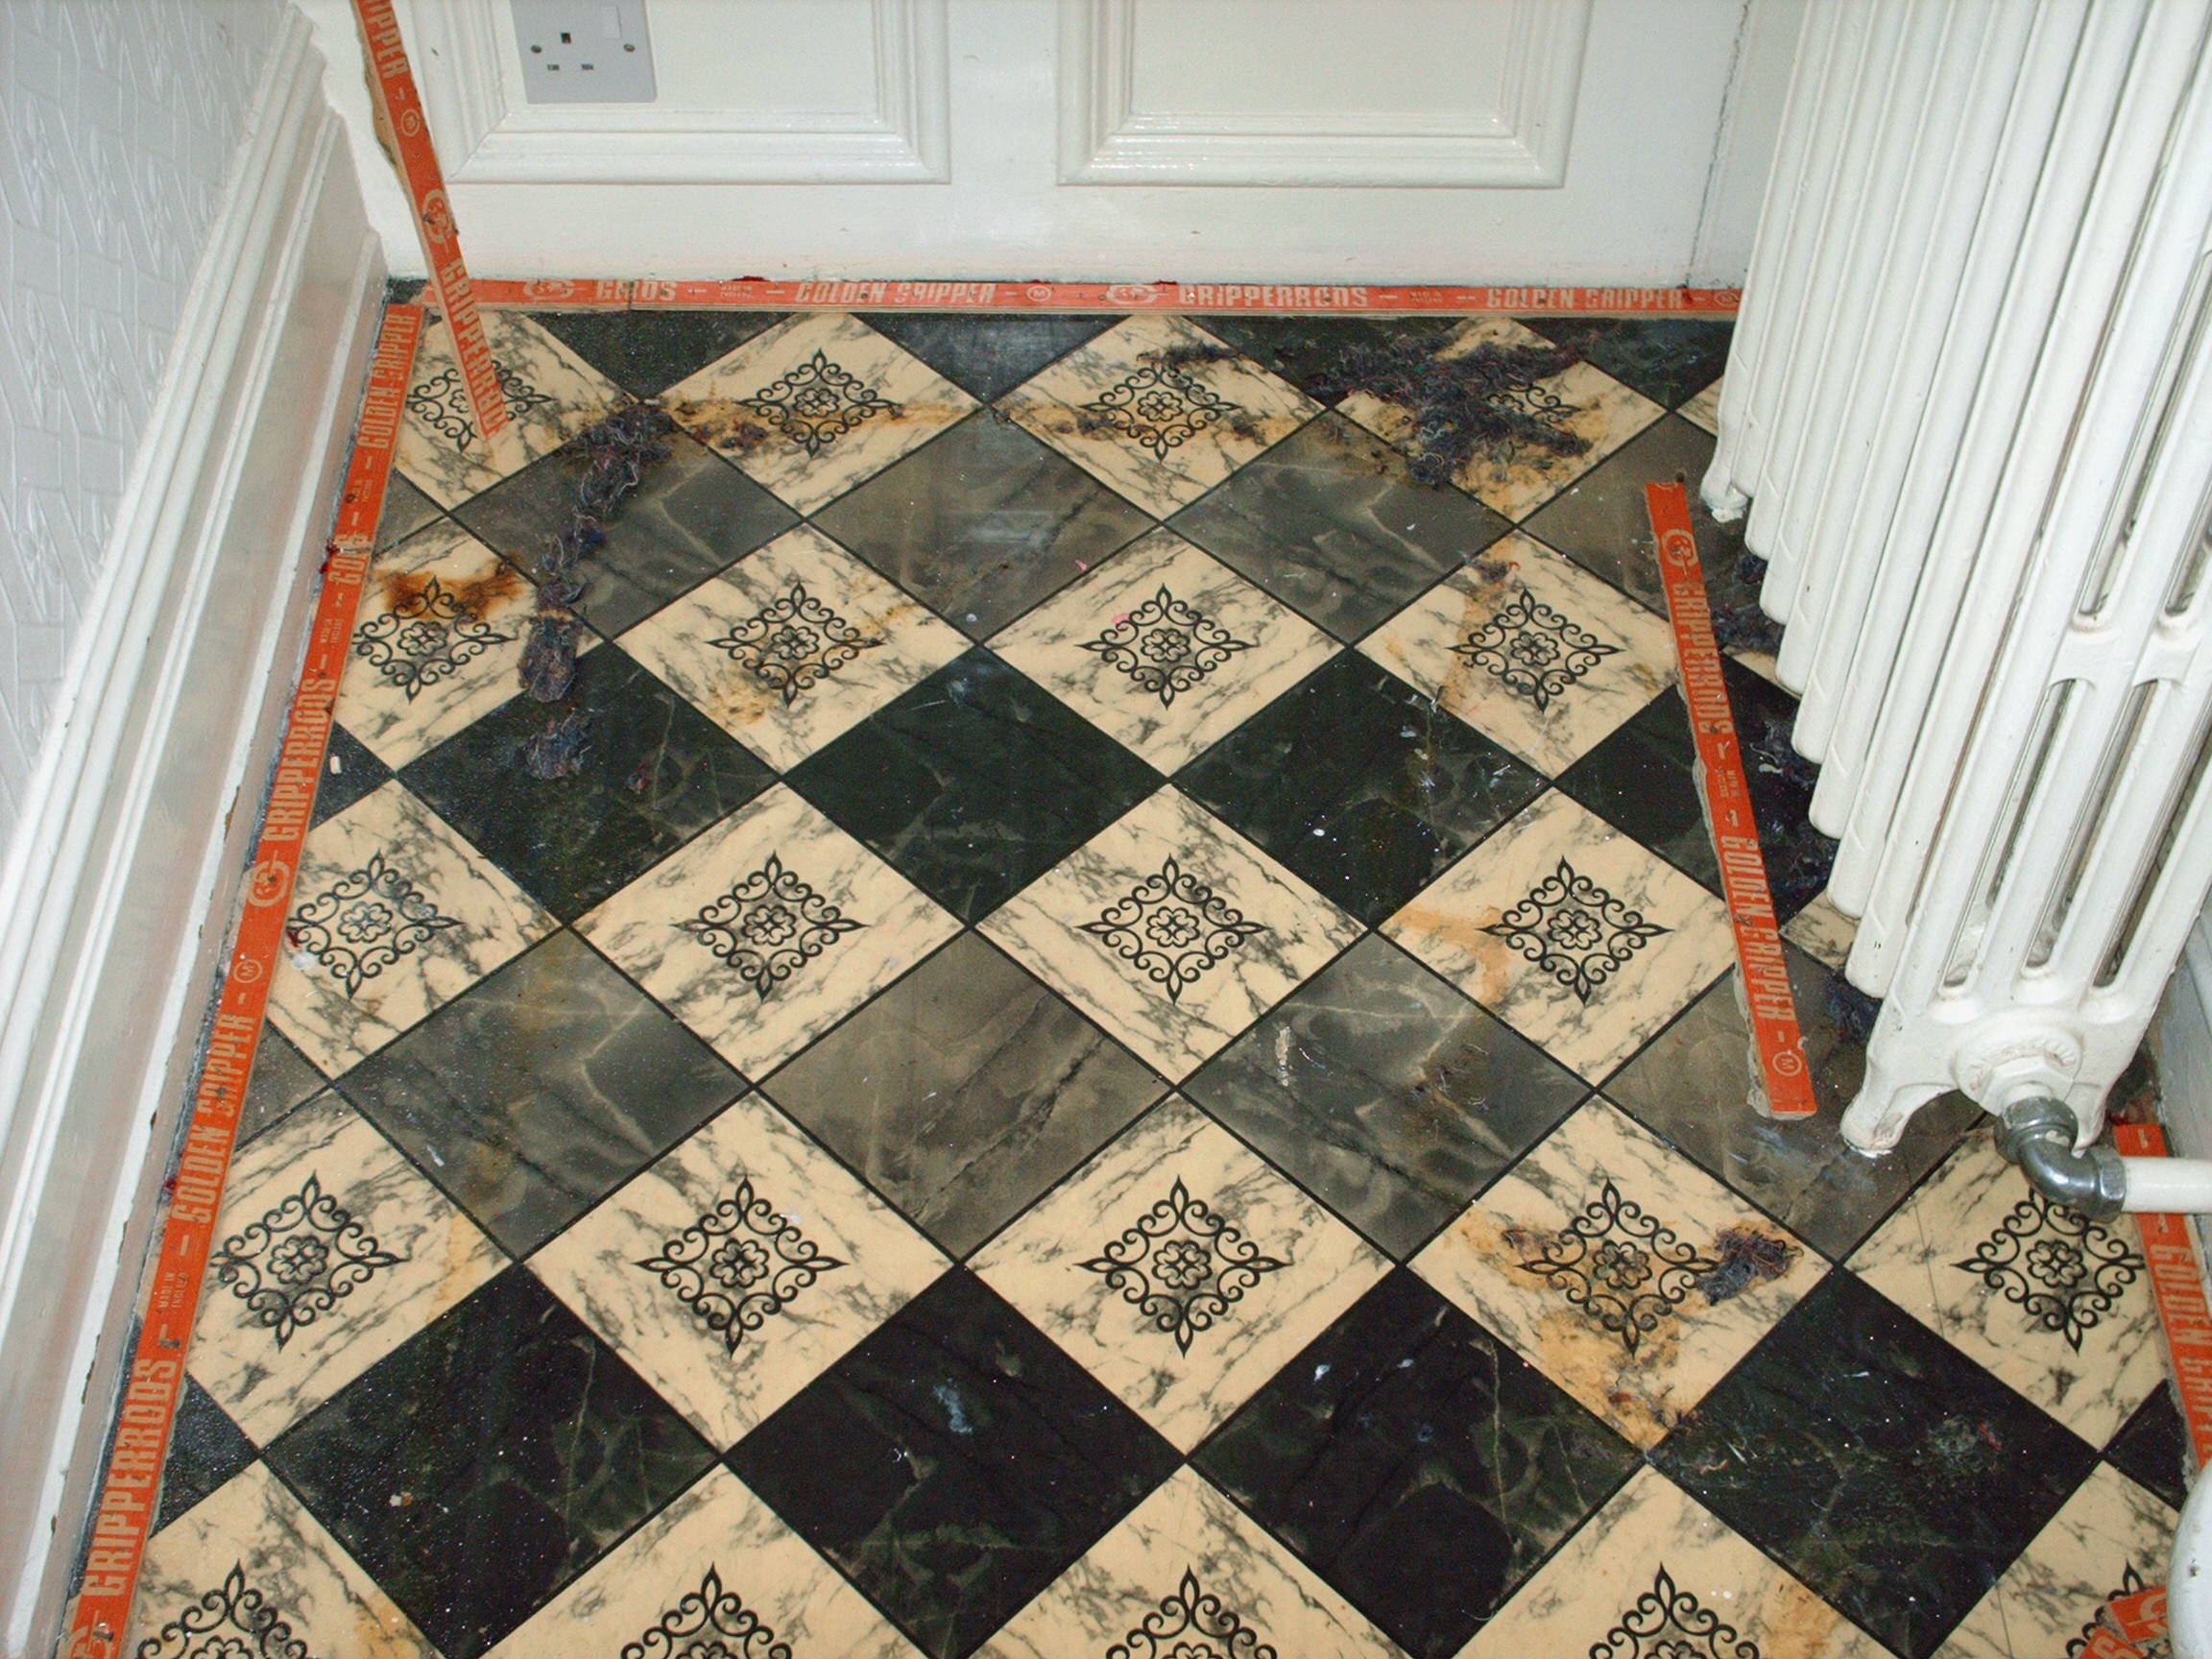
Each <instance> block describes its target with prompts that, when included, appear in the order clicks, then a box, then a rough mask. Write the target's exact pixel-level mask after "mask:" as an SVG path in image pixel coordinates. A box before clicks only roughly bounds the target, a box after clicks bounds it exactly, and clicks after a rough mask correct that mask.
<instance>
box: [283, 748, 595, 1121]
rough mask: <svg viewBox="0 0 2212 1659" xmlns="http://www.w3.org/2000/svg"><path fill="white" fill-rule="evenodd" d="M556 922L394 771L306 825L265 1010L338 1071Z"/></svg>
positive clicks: (313, 1056)
mask: <svg viewBox="0 0 2212 1659" xmlns="http://www.w3.org/2000/svg"><path fill="white" fill-rule="evenodd" d="M553 927H554V921H553V918H552V917H550V916H548V915H547V914H546V913H545V912H544V911H543V910H541V909H540V908H539V907H538V906H537V905H536V904H535V903H533V902H531V900H530V897H529V896H528V895H527V894H525V893H524V892H523V891H522V889H521V888H519V887H517V886H516V885H515V883H514V882H512V881H510V880H509V879H508V878H506V877H505V876H503V875H501V874H500V873H499V872H498V871H497V870H496V869H494V868H493V865H492V864H491V862H490V861H489V860H488V859H486V858H485V857H484V856H483V855H482V854H478V853H476V852H475V851H474V850H473V849H471V848H470V847H469V844H468V843H467V842H465V841H463V840H462V839H461V837H460V836H458V835H456V834H455V833H454V832H453V830H452V829H451V827H450V826H448V825H447V824H446V823H445V820H444V819H442V818H440V817H439V816H438V815H437V814H436V813H435V812H433V811H431V810H430V808H429V807H427V806H425V805H423V804H422V803H421V801H420V800H418V799H417V798H416V797H415V796H414V795H413V794H411V793H409V791H408V789H407V787H406V785H405V784H403V783H401V782H399V781H397V780H394V781H391V782H388V783H386V784H384V785H382V786H381V787H380V788H378V789H376V790H374V791H373V793H371V794H369V795H367V796H364V797H363V798H362V799H361V800H359V801H357V802H355V803H354V804H353V805H350V806H349V807H348V808H347V809H346V810H345V811H343V812H341V813H339V814H338V816H337V817H335V818H332V819H330V820H329V821H327V822H326V823H325V824H323V825H321V826H319V827H318V828H316V829H313V830H311V831H309V833H308V836H307V844H306V846H305V848H304V849H303V850H302V852H301V858H300V873H299V876H298V878H296V879H295V881H294V883H293V887H292V916H291V920H290V921H289V922H288V923H287V924H286V925H285V929H284V938H285V952H284V954H283V956H282V957H281V958H280V959H279V960H278V963H277V966H276V979H275V980H274V982H273V983H272V984H271V986H270V990H269V1017H270V1018H271V1019H272V1020H274V1021H275V1022H276V1024H277V1026H278V1027H279V1028H280V1029H281V1030H282V1031H283V1033H284V1035H285V1036H286V1037H288V1038H290V1039H291V1040H292V1042H293V1044H294V1045H295V1046H297V1047H298V1048H299V1049H300V1050H301V1053H303V1054H305V1055H306V1056H307V1058H308V1059H309V1060H310V1061H312V1062H313V1063H314V1064H315V1065H316V1066H317V1067H318V1068H320V1069H321V1070H322V1071H323V1073H324V1075H325V1076H329V1077H335V1076H337V1075H338V1074H339V1073H340V1072H341V1071H344V1070H346V1069H347V1068H348V1067H349V1066H351V1065H352V1064H353V1062H354V1061H356V1060H359V1059H360V1058H361V1057H362V1056H363V1055H365V1054H369V1053H371V1052H373V1050H375V1049H377V1048H381V1047H382V1046H384V1045H385V1044H386V1043H389V1042H390V1041H391V1040H392V1039H393V1038H395V1037H397V1036H398V1035H399V1033H400V1032H402V1031H404V1030H406V1029H407V1028H408V1027H409V1026H411V1025H413V1024H414V1023H415V1022H417V1021H419V1020H421V1018H422V1017H423V1016H424V1015H425V1014H428V1013H429V1012H430V1011H431V1010H432V1009H434V1008H438V1007H441V1006H443V1005H444V1004H445V1003H446V1002H448V1001H450V1000H452V999H453V998H455V997H458V996H460V995H461V993H462V992H464V991H466V990H468V989H469V986H471V985H473V984H475V983H476V981H477V980H479V979H481V978H483V977H484V975H485V974H489V973H491V972H492V971H493V969H494V968H496V967H498V966H499V965H500V964H501V963H502V962H505V961H506V960H507V959H508V958H509V957H511V956H514V955H515V954H516V953H517V952H518V951H519V950H522V949H523V947H525V946H527V945H529V944H531V943H532V942H533V941H535V940H538V939H541V938H543V937H544V936H545V935H546V934H547V933H550V932H551V931H552V930H553Z"/></svg>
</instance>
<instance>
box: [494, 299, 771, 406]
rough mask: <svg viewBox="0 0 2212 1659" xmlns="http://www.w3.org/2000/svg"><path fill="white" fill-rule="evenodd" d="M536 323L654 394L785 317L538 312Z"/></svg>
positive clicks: (632, 386) (627, 383)
mask: <svg viewBox="0 0 2212 1659" xmlns="http://www.w3.org/2000/svg"><path fill="white" fill-rule="evenodd" d="M531 321H532V322H534V323H536V324H537V325H539V326H540V327H541V328H543V329H544V330H545V332H546V333H548V334H550V335H552V336H553V337H554V338H555V339H556V340H559V341H560V342H561V344H562V345H564V346H565V347H567V348H568V349H569V350H571V351H573V352H575V353H576V355H577V356H579V357H581V358H583V359H584V361H585V362H587V363H589V364H590V365H591V367H592V368H594V369H596V370H598V371H599V373H602V374H604V375H606V376H607V378H608V379H610V380H612V381H613V382H614V384H615V385H617V386H619V387H621V388H622V390H623V391H625V392H628V393H630V394H631V395H632V396H634V397H657V396H659V395H660V394H661V393H662V392H665V391H666V390H667V389H668V388H669V387H671V386H673V385H675V384H676V382H677V381H679V380H683V379H686V378H688V377H689V376H690V375H692V374H695V373H698V372H699V371H700V370H702V369H704V368H706V367H707V365H708V364H709V363H711V362H713V361H714V360H715V359H716V358H718V357H721V356H724V355H726V354H727V353H729V352H732V351H734V350H736V349H737V348H738V347H740V346H742V345H744V344H745V342H746V341H748V340H750V339H752V338H753V336H754V335H756V334H760V333H765V332H766V331H767V330H768V329H770V328H772V327H774V326H775V325H777V324H779V323H781V322H782V321H783V319H782V318H781V316H780V315H778V314H777V313H776V312H773V311H534V312H532V313H531Z"/></svg>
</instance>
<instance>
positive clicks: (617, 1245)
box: [530, 1094, 949, 1448]
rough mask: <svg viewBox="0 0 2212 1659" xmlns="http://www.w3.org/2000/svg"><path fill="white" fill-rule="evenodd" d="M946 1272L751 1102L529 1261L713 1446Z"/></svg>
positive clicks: (732, 1440) (831, 1163)
mask: <svg viewBox="0 0 2212 1659" xmlns="http://www.w3.org/2000/svg"><path fill="white" fill-rule="evenodd" d="M948 1265H949V1263H948V1262H947V1261H946V1259H945V1258H944V1257H943V1256H941V1255H940V1254H939V1253H938V1251H937V1249H936V1247H935V1246H934V1245H932V1244H930V1243H929V1242H928V1241H927V1240H926V1239H925V1238H923V1237H922V1236H921V1235H920V1234H918V1233H916V1232H915V1231H914V1230H913V1229H912V1228H911V1227H909V1226H907V1225H906V1223H905V1222H903V1221H902V1220H900V1219H899V1217H898V1216H897V1215H896V1214H893V1213H892V1212H891V1210H890V1209H889V1208H887V1207H886V1206H885V1205H884V1204H883V1202H882V1200H880V1199H878V1197H876V1195H875V1194H874V1193H872V1192H870V1191H869V1190H867V1189H866V1188H865V1187H863V1186H861V1185H860V1183H859V1182H857V1181H855V1180H854V1178H853V1177H852V1176H851V1175H849V1174H847V1173H846V1172H845V1170H844V1169H843V1168H842V1167H841V1166H839V1165H838V1164H837V1162H836V1161H835V1160H834V1159H832V1158H831V1157H830V1156H829V1154H828V1153H826V1152H824V1151H823V1150H822V1149H821V1148H820V1147H819V1146H817V1145H815V1144H814V1142H812V1141H810V1140H808V1139H807V1138H806V1136H805V1135H804V1134H803V1133H801V1132H800V1130H799V1129H798V1127H797V1126H796V1125H795V1124H793V1123H792V1122H791V1121H790V1119H788V1118H785V1117H784V1116H783V1115H782V1114H781V1112H779V1111H777V1110H776V1109H775V1108H774V1107H773V1106H771V1105H769V1103H768V1102H767V1101H766V1100H765V1099H763V1098H762V1097H761V1096H759V1095H757V1094H749V1095H747V1096H746V1097H745V1098H744V1099H742V1100H740V1101H739V1102H737V1104H735V1105H734V1106H732V1107H731V1108H730V1109H729V1110H728V1111H726V1112H724V1113H723V1114H722V1115H721V1116H720V1117H718V1118H715V1119H714V1120H713V1121H712V1122H710V1123H709V1124H708V1125H707V1126H706V1127H705V1128H704V1129H702V1130H700V1131H699V1132H698V1133H697V1134H696V1135H694V1136H692V1137H691V1139H689V1140H688V1141H686V1142H684V1143H683V1144H682V1145H680V1146H678V1147H677V1148H676V1149H675V1150H674V1151H672V1152H670V1153H669V1154H668V1155H667V1156H666V1157H664V1158H662V1159H661V1161H660V1162H659V1163H658V1164H656V1165H654V1166H652V1167H651V1168H649V1169H647V1170H645V1171H644V1173H642V1174H640V1175H639V1176H637V1178H636V1179H635V1180H633V1181H632V1182H631V1183H630V1184H629V1185H628V1186H626V1187H624V1188H623V1189H622V1190H620V1191H618V1192H616V1193H615V1194H614V1195H613V1197H611V1198H609V1199H607V1200H606V1202H604V1203H602V1204H601V1205H600V1206H599V1207H598V1208H597V1209H596V1210H594V1211H592V1212H591V1213H590V1214H589V1215H587V1216H586V1217H585V1218H584V1219H583V1220H581V1221H579V1222H577V1223H576V1224H575V1225H574V1226H573V1227H571V1228H569V1229H568V1231H567V1232H565V1233H564V1234H562V1235H561V1236H560V1237H559V1238H555V1239H554V1240H553V1241H552V1242H551V1243H550V1244H547V1245H546V1246H545V1247H544V1248H543V1249H541V1251H539V1252H538V1254H537V1255H535V1256H533V1257H532V1258H531V1259H530V1270H531V1271H532V1272H534V1273H536V1274H537V1275H538V1277H539V1278H541V1279H542V1280H543V1281H544V1282H545V1283H546V1285H548V1286H550V1287H551V1288H552V1290H553V1292H554V1294H555V1295H557V1296H559V1297H560V1298H561V1299H562V1300H563V1301H564V1302H565V1303H567V1304H568V1306H569V1307H571V1308H573V1309H574V1310H576V1311H577V1313H578V1314H579V1315H581V1316H582V1318H583V1319H584V1322H585V1323H586V1324H588V1325H589V1326H590V1327H591V1328H592V1329H593V1330H594V1331H596V1332H598V1333H599V1334H600V1335H602V1336H604V1337H606V1338H607V1340H608V1341H609V1342H611V1343H612V1344H613V1346H614V1347H615V1348H617V1349H619V1350H620V1351H621V1353H622V1356H623V1358H626V1359H628V1360H629V1361H630V1363H631V1364H632V1365H634V1366H636V1367H637V1370H638V1372H639V1373H640V1374H641V1375H643V1376H644V1377H645V1378H646V1379H647V1380H648V1381H649V1382H651V1383H652V1384H653V1385H654V1387H655V1388H656V1389H658V1390H659V1391H660V1393H661V1397H662V1398H663V1399H665V1400H667V1401H668V1402H669V1403H670V1404H671V1405H674V1406H675V1407H678V1408H679V1409H680V1410H682V1411H683V1412H684V1414H685V1416H687V1417H689V1418H690V1419H691V1421H692V1422H693V1423H694V1424H695V1425H697V1426H698V1428H699V1429H700V1431H702V1432H703V1433H705V1434H706V1436H707V1437H708V1439H709V1440H711V1441H712V1442H713V1443H714V1444H715V1445H716V1446H717V1447H722V1448H728V1447H731V1446H734V1445H735V1444H736V1443H737V1442H738V1441H739V1440H741V1439H743V1438H744V1437H745V1435H747V1434H748V1433H750V1432H751V1431H753V1430H754V1429H755V1428H756V1427H757V1426H758V1424H759V1423H760V1421H761V1419H763V1418H764V1417H766V1416H767V1415H768V1414H769V1413H770V1412H771V1411H773V1410H775V1409H776V1408H777V1407H779V1406H781V1405H782V1404H783V1403H784V1402H785V1401H786V1400H788V1399H790V1398H791V1396H792V1395H794V1394H796V1393H798V1392H799V1390H800V1389H801V1388H804V1387H805V1385H806V1384H807V1383H811V1382H812V1381H813V1380H814V1379H815V1378H816V1377H818V1376H819V1375H821V1373H822V1372H823V1371H825V1370H827V1369H828V1368H829V1365H830V1364H831V1363H832V1362H833V1361H835V1360H836V1359H837V1358H839V1357H840V1356H842V1355H843V1354H844V1353H845V1351H846V1350H847V1349H849V1348H851V1347H852V1346H853V1345H854V1343H856V1342H858V1341H859V1340H860V1338H861V1337H863V1336H865V1335H867V1334H868V1333H869V1332H871V1331H873V1330H875V1329H876V1327H877V1326H878V1325H880V1324H882V1323H883V1321H884V1320H886V1319H888V1318H890V1317H891V1315H892V1314H894V1313H896V1312H897V1311H898V1310H900V1309H901V1308H902V1307H904V1306H905V1305H906V1304H907V1303H908V1302H910V1301H912V1300H913V1299H914V1297H916V1296H917V1295H919V1294H920V1293H921V1292H922V1291H923V1290H925V1289H926V1288H927V1287H928V1286H929V1285H930V1283H931V1282H932V1281H933V1280H935V1279H936V1277H937V1275H938V1274H940V1273H942V1272H943V1271H944V1270H945V1268H946V1267H947V1266H948Z"/></svg>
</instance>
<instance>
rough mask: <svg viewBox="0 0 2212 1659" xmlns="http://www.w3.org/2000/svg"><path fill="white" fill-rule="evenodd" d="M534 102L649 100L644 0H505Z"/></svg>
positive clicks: (524, 79) (649, 59) (649, 55)
mask: <svg viewBox="0 0 2212 1659" xmlns="http://www.w3.org/2000/svg"><path fill="white" fill-rule="evenodd" d="M509 4H510V5H512V6H513V7H514V9H515V44H516V46H517V48H518V49H519V50H520V52H521V56H522V84H523V85H524V86H525V87H526V88H528V90H529V94H530V102H531V103H533V104H650V103H652V102H653V44H652V42H651V41H650V40H649V39H648V38H647V37H646V35H645V0H509Z"/></svg>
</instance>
